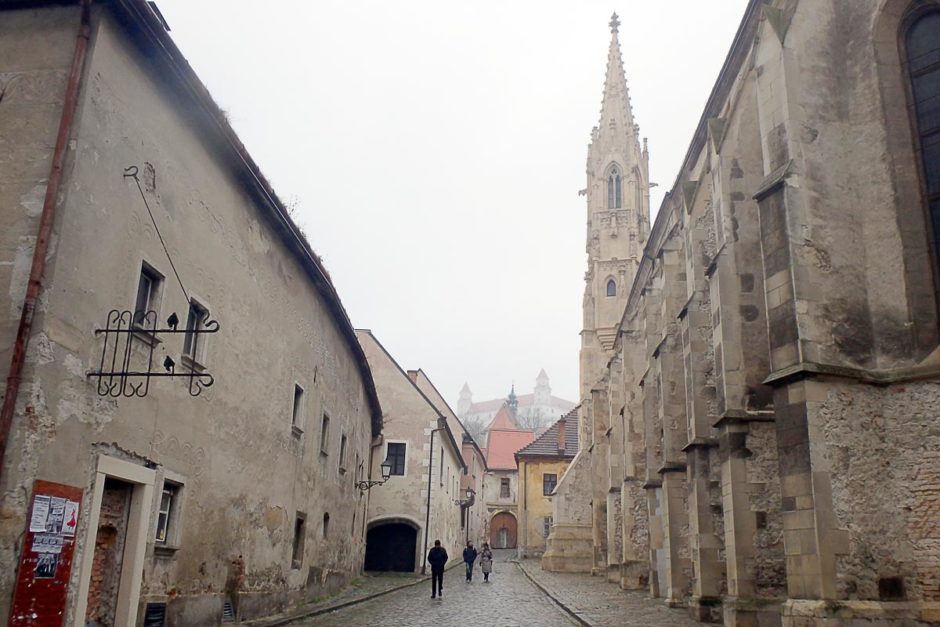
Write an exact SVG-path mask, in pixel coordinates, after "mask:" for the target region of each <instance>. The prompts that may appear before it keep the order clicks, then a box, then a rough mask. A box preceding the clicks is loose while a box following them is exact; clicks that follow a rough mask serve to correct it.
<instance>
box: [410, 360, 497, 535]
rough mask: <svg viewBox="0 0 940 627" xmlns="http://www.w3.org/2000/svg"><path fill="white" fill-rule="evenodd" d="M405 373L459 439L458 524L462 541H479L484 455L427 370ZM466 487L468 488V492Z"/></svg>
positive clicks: (482, 518) (482, 527)
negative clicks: (462, 465)
mask: <svg viewBox="0 0 940 627" xmlns="http://www.w3.org/2000/svg"><path fill="white" fill-rule="evenodd" d="M408 376H409V377H411V379H412V381H414V382H415V385H417V386H418V388H419V389H420V390H421V392H422V393H423V394H424V395H425V396H426V397H427V398H428V400H430V401H431V403H432V404H433V405H434V406H435V407H436V408H437V410H438V411H439V412H441V413H442V414H443V415H444V417H446V418H447V424H448V425H450V428H451V431H453V433H454V435H455V437H457V438H459V440H460V452H461V456H462V457H463V463H464V472H463V474H462V475H461V477H460V498H459V500H460V501H461V504H460V508H461V509H460V527H461V529H462V530H463V532H464V540H465V541H466V540H472V541H473V542H474V543H475V544H480V543H481V542H482V541H483V540H484V539H485V538H486V524H487V511H486V507H484V504H483V494H484V493H485V492H486V470H487V468H486V455H485V454H484V452H483V450H482V449H481V448H480V446H479V444H477V442H476V441H475V440H474V439H473V437H471V435H470V433H469V432H468V431H467V429H466V428H465V427H464V425H463V423H462V422H461V421H460V419H458V418H457V414H455V413H454V410H453V409H451V407H450V405H448V404H447V401H445V400H444V397H443V396H442V395H441V393H440V392H439V391H438V389H437V388H436V387H435V386H434V384H433V383H431V380H430V379H429V378H428V376H427V374H426V373H425V372H424V371H423V370H409V371H408ZM467 490H469V491H470V492H469V495H468V492H467ZM478 496H479V498H478Z"/></svg>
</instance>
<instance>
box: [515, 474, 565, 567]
mask: <svg viewBox="0 0 940 627" xmlns="http://www.w3.org/2000/svg"><path fill="white" fill-rule="evenodd" d="M569 463H570V462H569V460H549V459H546V460H537V459H527V460H522V461H520V462H519V477H520V479H519V483H520V486H519V491H520V494H521V495H522V498H521V499H520V502H521V506H520V512H519V517H520V531H519V551H520V554H521V555H524V556H534V557H538V556H540V555H541V554H542V553H543V552H544V551H545V546H546V542H547V539H548V536H547V534H546V533H545V519H546V518H552V517H553V516H554V510H553V506H552V497H551V496H546V495H545V494H544V493H543V492H544V490H543V486H542V483H543V479H544V475H545V474H548V473H550V474H554V475H555V478H556V480H557V479H560V478H561V476H562V475H563V474H564V472H565V469H566V468H567V467H568V464H569Z"/></svg>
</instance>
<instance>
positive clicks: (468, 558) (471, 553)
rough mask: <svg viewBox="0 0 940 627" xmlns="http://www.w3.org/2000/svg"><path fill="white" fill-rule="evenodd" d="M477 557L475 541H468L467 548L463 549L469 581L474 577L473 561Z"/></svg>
mask: <svg viewBox="0 0 940 627" xmlns="http://www.w3.org/2000/svg"><path fill="white" fill-rule="evenodd" d="M476 559H477V550H476V549H475V548H473V542H467V548H465V549H464V550H463V563H464V564H465V565H466V566H467V583H470V581H471V580H472V579H473V562H474V561H476Z"/></svg>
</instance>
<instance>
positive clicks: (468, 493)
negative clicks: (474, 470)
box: [454, 488, 476, 507]
mask: <svg viewBox="0 0 940 627" xmlns="http://www.w3.org/2000/svg"><path fill="white" fill-rule="evenodd" d="M464 494H466V496H467V498H465V499H454V505H459V506H461V507H470V506H471V505H473V501H474V498H473V497H474V495H475V494H476V492H475V491H474V490H473V488H467V491H466V492H465V493H464Z"/></svg>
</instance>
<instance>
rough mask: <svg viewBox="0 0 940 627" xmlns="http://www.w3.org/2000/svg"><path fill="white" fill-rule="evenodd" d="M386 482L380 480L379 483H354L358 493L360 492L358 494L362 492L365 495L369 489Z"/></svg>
mask: <svg viewBox="0 0 940 627" xmlns="http://www.w3.org/2000/svg"><path fill="white" fill-rule="evenodd" d="M386 481H388V479H382V480H381V481H372V480H368V481H357V482H356V487H357V488H359V491H360V492H362V493H363V494H365V493H366V492H368V491H369V490H371V489H372V488H374V487H375V486H377V485H382V484H383V483H385V482H386Z"/></svg>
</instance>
